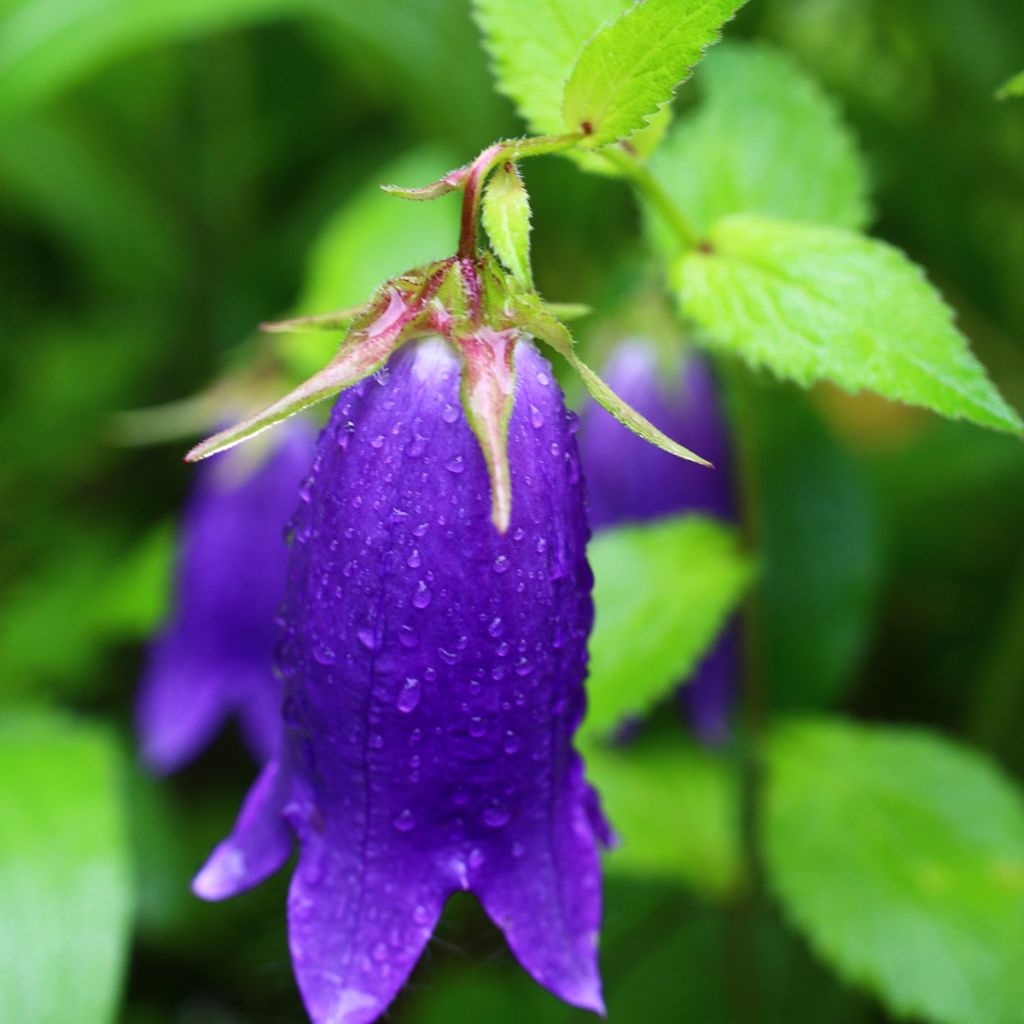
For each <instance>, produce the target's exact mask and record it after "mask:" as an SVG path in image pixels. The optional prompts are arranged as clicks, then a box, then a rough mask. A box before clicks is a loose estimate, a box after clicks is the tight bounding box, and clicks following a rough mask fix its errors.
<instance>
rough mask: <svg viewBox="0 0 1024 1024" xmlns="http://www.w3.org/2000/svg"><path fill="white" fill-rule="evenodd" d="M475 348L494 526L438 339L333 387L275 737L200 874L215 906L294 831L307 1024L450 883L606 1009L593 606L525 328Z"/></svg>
mask: <svg viewBox="0 0 1024 1024" xmlns="http://www.w3.org/2000/svg"><path fill="white" fill-rule="evenodd" d="M493 342H494V339H493V338H489V344H490V343H493ZM492 351H493V352H496V353H497V354H498V355H499V356H500V359H501V362H502V364H503V365H504V366H505V367H507V368H508V371H509V375H508V377H503V378H502V379H503V380H507V382H508V387H507V388H499V389H498V390H499V394H501V395H505V394H506V392H507V399H508V403H509V405H510V406H511V408H510V409H509V412H508V416H507V423H506V435H507V436H506V447H507V461H508V473H509V482H510V486H511V488H512V491H513V492H514V494H515V500H514V502H512V504H511V511H510V518H509V521H508V524H507V529H506V530H505V531H504V532H501V531H499V530H497V529H495V526H494V524H493V522H492V501H491V483H492V481H493V472H492V471H489V468H488V464H487V459H486V458H485V454H484V449H483V448H482V446H481V444H480V443H479V440H478V437H477V436H475V433H474V430H473V429H472V425H471V423H470V422H469V419H468V417H467V414H466V412H465V411H464V408H463V404H462V401H465V399H466V391H467V388H469V389H471V388H472V387H473V380H472V378H470V379H467V373H466V370H465V364H464V362H463V358H462V356H461V355H460V354H459V351H458V350H457V349H456V348H455V347H454V346H453V345H452V344H450V343H449V342H447V341H444V340H442V339H440V338H436V339H428V340H425V341H418V342H414V343H412V344H410V345H407V346H405V347H404V348H403V349H402V350H401V351H399V352H398V353H396V354H395V355H393V356H392V357H391V359H390V361H389V362H388V364H387V366H386V368H385V369H384V371H383V373H381V372H378V374H377V375H376V376H375V377H371V378H369V379H367V380H364V381H363V382H362V383H360V384H359V385H357V386H356V387H354V388H351V389H349V390H347V391H345V392H343V393H342V395H341V396H340V397H339V399H338V401H337V403H336V405H335V407H334V410H333V413H332V416H331V419H330V423H329V425H328V427H327V428H326V429H325V431H324V432H323V433H322V435H321V437H320V440H319V444H318V448H317V454H316V458H315V462H314V465H313V472H312V475H311V476H310V478H309V480H308V481H307V482H306V484H305V485H304V486H303V488H302V501H301V504H300V507H299V510H298V512H297V514H296V515H295V517H294V519H293V520H292V523H291V534H292V549H291V560H290V570H289V577H288V587H287V602H286V609H285V626H284V640H283V643H282V646H281V649H280V655H279V666H280V670H281V672H282V674H283V677H284V685H285V691H286V697H285V705H284V735H283V742H282V746H281V749H280V751H279V753H278V755H277V756H276V757H275V758H274V759H273V760H272V761H270V763H269V764H268V765H267V766H266V768H265V769H264V771H263V773H262V775H261V776H260V778H259V780H258V781H257V783H256V784H255V786H254V788H253V790H252V791H251V793H250V795H249V797H248V799H247V802H246V805H245V807H244V808H243V811H242V814H241V816H240V818H239V820H238V823H237V824H236V826H235V829H234V831H233V833H232V834H231V836H230V837H229V838H228V839H227V840H225V841H224V842H223V843H222V844H221V845H220V846H219V847H218V848H217V849H216V850H215V851H214V853H213V855H212V856H211V858H210V860H209V861H208V863H207V864H206V866H205V867H204V868H203V870H202V872H201V873H200V874H199V876H198V877H197V879H196V881H195V883H194V888H195V891H196V892H197V893H198V894H199V895H201V896H203V897H205V898H207V899H220V898H224V897H227V896H231V895H233V894H234V893H237V892H239V891H241V890H243V889H246V888H248V887H250V886H252V885H255V884H257V883H258V882H259V881H261V880H262V879H263V878H265V877H266V876H267V875H268V874H270V873H271V872H273V871H275V870H276V869H277V868H279V867H280V866H281V865H282V864H283V863H284V861H285V860H286V859H287V858H288V856H289V854H290V852H291V849H292V843H293V837H294V839H295V840H297V842H298V846H299V857H298V863H297V866H296V869H295V873H294V875H293V877H292V882H291V889H290V894H289V900H288V927H289V942H290V947H291V954H292V960H293V964H294V968H295V973H296V976H297V979H298V982H299V986H300V989H301V991H302V995H303V999H304V1001H305V1004H306V1007H307V1009H308V1011H309V1013H310V1016H311V1017H312V1019H313V1021H315V1022H316V1024H361V1022H367V1021H372V1020H375V1019H376V1018H377V1017H378V1016H379V1014H380V1013H381V1012H382V1011H383V1010H384V1009H385V1008H386V1007H387V1005H388V1004H389V1003H390V1002H391V1000H392V999H393V998H394V996H395V994H396V993H397V992H398V990H399V988H400V987H401V986H402V984H403V983H404V982H405V980H406V978H407V977H408V975H409V973H410V972H411V971H412V969H413V966H414V965H415V963H416V961H417V959H418V958H419V956H420V953H421V952H422V950H423V948H424V946H425V945H426V943H427V942H428V940H429V939H430V936H431V934H432V932H433V929H434V926H435V924H436V923H437V920H438V917H439V915H440V913H441V908H442V905H443V904H444V901H445V899H446V897H447V896H448V895H449V894H450V893H452V892H455V891H457V890H468V891H470V892H473V893H475V894H476V896H477V897H478V898H479V899H480V901H481V903H482V904H483V906H484V908H485V909H486V911H487V912H488V914H489V915H490V916H491V918H492V919H493V920H494V921H495V923H496V924H497V925H498V927H499V928H501V930H502V931H503V932H504V934H505V936H506V938H507V940H508V943H509V945H510V947H511V949H512V951H513V953H514V954H515V955H516V957H517V958H518V959H519V961H520V963H521V964H522V965H523V967H524V968H525V969H526V970H527V971H529V973H530V974H532V975H533V977H534V978H535V979H536V980H537V981H538V982H540V983H541V984H542V985H544V986H546V987H547V988H549V989H550V990H551V991H552V992H554V993H555V994H556V995H558V996H560V997H561V998H562V999H564V1000H566V1001H568V1002H570V1003H572V1004H574V1005H577V1006H581V1007H585V1008H588V1009H591V1010H596V1011H600V1010H601V1009H602V1000H601V988H600V979H599V975H598V968H597V937H598V926H599V920H600V906H601V894H600V871H599V864H598V839H599V838H601V837H602V836H604V835H605V834H606V826H605V825H604V823H603V821H602V820H601V818H600V813H599V811H598V809H597V802H596V797H595V796H594V794H593V793H592V791H591V790H590V789H589V787H588V786H587V784H586V782H585V780H584V776H583V765H582V763H581V760H580V758H579V756H578V754H577V753H576V752H575V751H574V749H573V746H572V737H573V733H574V732H575V730H576V728H577V726H578V725H579V722H580V720H581V717H582V715H583V712H584V690H583V680H584V675H585V671H586V642H587V637H588V634H589V631H590V628H591V624H592V618H593V609H592V604H591V596H590V592H591V585H592V576H591V573H590V569H589V567H588V564H587V560H586V555H585V545H586V541H587V537H588V528H587V523H586V518H585V513H584V504H583V491H582V488H581V482H580V468H579V460H578V454H577V448H576V439H575V436H574V433H575V429H576V420H575V417H574V416H573V414H572V413H570V412H568V411H567V410H566V408H565V406H564V404H563V400H562V396H561V392H560V390H559V388H558V386H557V384H556V382H555V381H554V379H553V376H552V373H551V368H550V366H549V365H548V363H547V362H546V361H545V360H544V358H543V357H542V356H541V355H540V354H539V353H538V351H537V350H536V348H535V347H534V346H533V344H532V342H531V341H529V340H528V339H527V338H526V337H525V336H516V335H512V336H509V337H508V338H507V339H500V344H494V346H493V348H492ZM488 358H489V357H488ZM460 396H461V398H462V401H460Z"/></svg>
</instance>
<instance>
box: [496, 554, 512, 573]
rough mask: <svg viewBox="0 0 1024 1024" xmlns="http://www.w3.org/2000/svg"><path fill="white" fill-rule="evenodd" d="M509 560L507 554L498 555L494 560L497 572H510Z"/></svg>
mask: <svg viewBox="0 0 1024 1024" xmlns="http://www.w3.org/2000/svg"><path fill="white" fill-rule="evenodd" d="M508 570H509V560H508V558H507V557H506V556H505V555H498V557H497V558H496V559H495V560H494V571H495V572H496V573H503V572H508Z"/></svg>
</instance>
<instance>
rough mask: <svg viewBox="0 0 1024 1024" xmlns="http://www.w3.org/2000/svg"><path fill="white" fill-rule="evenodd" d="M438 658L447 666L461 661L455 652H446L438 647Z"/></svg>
mask: <svg viewBox="0 0 1024 1024" xmlns="http://www.w3.org/2000/svg"><path fill="white" fill-rule="evenodd" d="M437 656H438V657H439V658H440V659H441V660H442V661H443V662H444V663H445V664H446V665H454V664H455V663H456V662H457V661H458V660H459V656H458V655H457V654H456V653H455V652H454V651H448V650H445V648H443V647H438V649H437Z"/></svg>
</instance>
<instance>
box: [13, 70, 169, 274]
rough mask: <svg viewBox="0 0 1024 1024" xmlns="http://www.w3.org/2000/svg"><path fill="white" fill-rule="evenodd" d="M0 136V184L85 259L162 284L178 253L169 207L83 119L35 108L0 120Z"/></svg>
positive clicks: (100, 269)
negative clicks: (0, 137)
mask: <svg viewBox="0 0 1024 1024" xmlns="http://www.w3.org/2000/svg"><path fill="white" fill-rule="evenodd" d="M3 95H4V85H3V78H2V76H0V97H2V96H3ZM2 103H3V100H2V99H0V106H2ZM4 140H5V141H4V145H3V146H0V191H2V192H3V193H4V195H5V197H6V198H7V199H8V200H9V201H10V200H16V201H17V203H18V204H19V206H20V207H21V209H22V212H23V214H24V213H28V212H30V213H31V214H32V216H33V217H35V218H38V220H39V221H40V222H41V223H43V224H45V225H46V226H47V227H48V228H49V229H50V230H52V231H53V232H54V233H55V234H56V235H57V236H58V237H59V238H60V240H61V241H62V242H64V243H65V244H66V245H68V246H69V248H71V249H73V250H74V251H75V252H76V253H77V254H79V255H81V256H82V257H83V265H84V266H85V267H87V268H89V269H90V270H91V271H92V272H93V273H98V274H102V275H105V276H107V277H109V278H113V279H114V280H115V281H117V282H131V283H132V284H133V285H136V286H137V284H138V282H139V280H140V277H143V276H145V277H146V279H148V280H153V281H157V282H159V283H161V284H162V285H163V284H166V283H167V282H168V281H173V280H175V279H176V278H177V275H178V273H179V272H180V270H181V269H182V267H183V264H184V260H183V257H182V252H181V248H180V244H181V239H180V237H179V231H178V228H177V225H176V224H175V223H174V220H173V218H172V217H171V215H170V212H169V211H168V210H166V209H164V208H163V207H162V206H161V204H160V202H159V201H158V200H157V198H156V195H155V193H154V191H153V190H152V188H151V187H150V185H149V184H148V183H147V182H146V181H145V180H144V179H142V178H141V176H140V175H138V174H136V173H135V172H134V169H133V168H132V166H131V165H130V164H129V163H127V162H126V161H125V160H124V159H123V158H121V157H119V155H118V154H116V153H115V152H113V151H112V150H111V149H110V147H109V146H108V145H106V144H105V143H104V142H103V140H102V139H101V138H100V137H99V136H98V135H97V134H96V133H95V132H94V131H90V129H89V127H88V126H87V125H85V124H84V123H79V124H72V123H70V122H69V121H67V120H66V119H61V118H60V117H57V116H56V115H51V114H46V115H43V114H39V115H34V116H32V117H23V118H19V119H18V120H17V121H16V122H14V123H12V124H7V125H5V126H4Z"/></svg>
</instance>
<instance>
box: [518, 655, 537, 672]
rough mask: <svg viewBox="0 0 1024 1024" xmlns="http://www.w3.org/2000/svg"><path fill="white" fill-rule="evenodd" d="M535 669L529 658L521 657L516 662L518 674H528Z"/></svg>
mask: <svg viewBox="0 0 1024 1024" xmlns="http://www.w3.org/2000/svg"><path fill="white" fill-rule="evenodd" d="M532 671H533V666H532V665H531V664H530V659H529V658H520V659H519V660H518V661H517V662H516V675H517V676H528V675H529V674H530V673H531V672H532Z"/></svg>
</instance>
